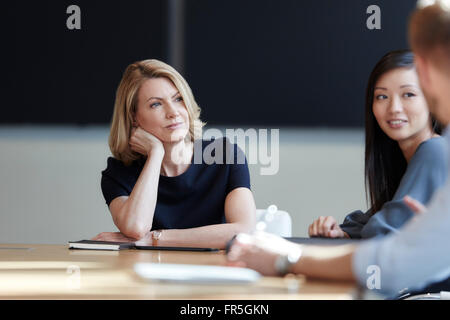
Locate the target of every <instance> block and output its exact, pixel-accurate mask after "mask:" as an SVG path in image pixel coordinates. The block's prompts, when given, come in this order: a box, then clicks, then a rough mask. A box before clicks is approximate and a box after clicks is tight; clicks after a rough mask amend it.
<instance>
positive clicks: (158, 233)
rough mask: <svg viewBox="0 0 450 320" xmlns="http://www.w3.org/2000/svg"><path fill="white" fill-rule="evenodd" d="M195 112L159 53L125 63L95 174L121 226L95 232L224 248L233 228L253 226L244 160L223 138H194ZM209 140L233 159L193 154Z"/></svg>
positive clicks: (187, 91) (198, 125)
mask: <svg viewBox="0 0 450 320" xmlns="http://www.w3.org/2000/svg"><path fill="white" fill-rule="evenodd" d="M199 117H200V108H199V107H198V105H197V103H196V102H195V100H194V97H193V95H192V91H191V89H190V87H189V85H188V84H187V82H186V81H185V79H184V78H183V77H182V76H181V75H180V74H179V73H178V72H177V71H176V70H175V69H174V68H172V67H171V66H169V65H167V64H165V63H163V62H161V61H158V60H144V61H139V62H136V63H133V64H131V65H129V66H128V67H127V68H126V70H125V73H124V75H123V78H122V80H121V82H120V84H119V87H118V89H117V93H116V101H115V106H114V114H113V119H112V123H111V132H110V136H109V146H110V149H111V152H112V154H113V157H109V158H108V161H107V168H106V169H105V170H104V171H103V172H102V181H101V187H102V192H103V196H104V198H105V201H106V204H107V205H108V206H109V210H110V212H111V215H112V218H113V221H114V223H115V225H116V226H117V228H118V229H119V230H120V232H103V233H100V234H99V235H97V236H96V237H95V238H93V239H94V240H106V241H136V240H139V241H140V242H141V243H142V242H144V243H148V244H153V245H159V246H189V247H216V248H224V247H225V244H226V242H227V241H228V240H229V239H230V238H231V237H233V236H234V235H235V234H237V233H239V232H249V231H251V230H252V229H253V226H254V223H255V210H256V208H255V202H254V199H253V194H252V192H251V190H250V176H249V171H248V166H247V162H246V161H244V162H243V163H242V162H241V163H239V161H236V160H238V158H239V156H242V155H243V153H242V151H241V150H240V149H239V148H238V147H237V146H236V145H234V144H230V142H229V141H228V140H226V139H220V140H215V141H206V140H201V139H196V138H197V137H201V135H200V134H201V128H202V126H203V123H202V122H201V121H200V119H199ZM211 143H216V144H217V143H221V144H223V147H224V148H225V150H227V151H230V150H231V151H233V152H232V153H231V154H233V155H234V158H233V160H234V161H217V162H216V163H212V164H208V163H210V162H208V161H207V162H205V161H204V159H203V157H202V160H201V161H200V162H199V163H197V162H198V161H194V149H195V151H196V152H197V151H198V150H200V152H202V151H204V150H205V148H206V147H208V146H209V147H210V149H211ZM194 146H196V147H195V148H194ZM197 158H198V157H195V159H197ZM244 159H245V157H244ZM230 162H232V163H230Z"/></svg>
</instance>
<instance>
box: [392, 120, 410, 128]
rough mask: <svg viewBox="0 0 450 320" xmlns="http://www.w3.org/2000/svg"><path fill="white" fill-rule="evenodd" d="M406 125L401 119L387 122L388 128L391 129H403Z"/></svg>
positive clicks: (405, 121)
mask: <svg viewBox="0 0 450 320" xmlns="http://www.w3.org/2000/svg"><path fill="white" fill-rule="evenodd" d="M407 123H408V121H407V120H402V119H395V120H389V121H388V122H387V124H388V126H389V127H390V128H392V129H400V128H403V127H404V126H406V124H407Z"/></svg>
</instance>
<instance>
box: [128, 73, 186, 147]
mask: <svg viewBox="0 0 450 320" xmlns="http://www.w3.org/2000/svg"><path fill="white" fill-rule="evenodd" d="M136 122H137V124H138V125H139V126H140V127H141V128H142V129H144V130H145V131H147V132H149V133H151V134H153V135H154V136H156V137H157V138H158V139H159V140H161V141H162V142H163V143H164V142H178V141H181V140H183V139H184V138H185V137H186V135H187V134H188V133H189V115H188V111H187V109H186V106H185V105H184V101H183V98H182V97H181V94H180V93H179V92H178V89H177V87H175V85H174V84H173V83H172V81H170V80H169V79H167V78H153V79H148V80H146V81H145V82H144V83H143V84H142V86H141V88H140V89H139V92H138V105H137V111H136Z"/></svg>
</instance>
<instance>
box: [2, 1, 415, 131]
mask: <svg viewBox="0 0 450 320" xmlns="http://www.w3.org/2000/svg"><path fill="white" fill-rule="evenodd" d="M167 3H168V0H167V1H166V0H146V1H144V0H142V1H138V0H127V1H105V0H103V1H100V0H83V1H78V0H77V1H64V0H60V1H20V2H12V1H10V2H8V3H5V4H2V10H3V12H4V13H6V14H5V15H4V18H2V19H3V23H4V24H5V23H6V26H7V28H6V29H5V28H3V29H2V33H3V34H4V35H3V37H2V41H3V43H2V47H3V50H2V51H3V53H4V54H6V55H5V56H4V59H3V65H4V68H3V70H4V71H6V72H5V73H4V79H6V85H4V86H3V89H4V90H5V93H4V97H5V98H4V99H3V103H4V106H3V108H2V109H3V113H2V116H1V117H0V123H38V124H47V123H50V124H93V123H109V122H110V120H111V115H112V111H113V103H114V95H115V90H116V88H117V85H118V83H119V81H120V77H121V75H122V73H123V71H124V69H125V67H126V66H127V65H128V64H129V63H131V62H134V61H136V60H141V59H147V58H156V59H161V60H163V61H167V57H168V56H169V54H170V52H168V50H169V49H168V48H169V46H168V45H167V42H168V37H169V36H170V35H169V34H168V32H167V30H168V19H167V10H168V5H167ZM72 4H75V5H78V6H79V7H80V8H81V29H80V30H69V29H68V28H67V26H66V20H67V18H68V17H69V14H67V13H66V9H67V7H68V6H70V5H72ZM369 5H378V6H379V8H380V10H381V29H379V30H377V29H375V30H369V29H368V28H367V26H366V20H367V19H368V18H369V16H370V14H367V13H366V10H367V7H368V6H369ZM414 5H415V1H414V0H396V1H391V0H384V1H366V0H315V1H300V0H277V1H276V0H220V1H219V0H185V1H184V17H185V18H184V32H183V34H184V48H185V51H184V54H183V61H182V62H183V64H184V68H183V75H184V76H185V77H186V79H187V80H188V82H189V84H190V85H191V87H192V89H193V92H194V95H195V96H196V99H197V101H198V103H199V105H200V106H201V107H202V119H203V120H205V121H207V122H208V123H209V124H211V125H221V124H222V125H232V126H246V125H255V126H262V125H263V126H270V127H277V126H338V127H342V126H348V127H358V126H363V117H364V116H363V115H364V90H365V86H366V81H367V78H368V75H369V72H370V70H371V69H372V67H373V65H374V64H375V62H376V61H377V60H378V59H379V58H380V57H381V56H382V55H383V54H384V53H385V52H387V51H389V50H393V49H400V48H406V47H408V44H407V36H406V30H407V20H408V16H409V15H410V13H411V11H412V9H413V8H414Z"/></svg>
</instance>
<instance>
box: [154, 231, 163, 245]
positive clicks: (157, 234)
mask: <svg viewBox="0 0 450 320" xmlns="http://www.w3.org/2000/svg"><path fill="white" fill-rule="evenodd" d="M161 236H162V230H154V231H152V246H157V245H158V240H159V239H160V238H161Z"/></svg>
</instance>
